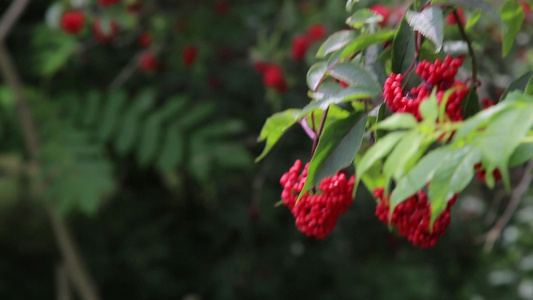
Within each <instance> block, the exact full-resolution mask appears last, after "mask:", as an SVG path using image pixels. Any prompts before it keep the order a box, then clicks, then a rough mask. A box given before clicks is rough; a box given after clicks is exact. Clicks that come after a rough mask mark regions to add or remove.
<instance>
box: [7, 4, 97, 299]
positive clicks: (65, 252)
mask: <svg viewBox="0 0 533 300" xmlns="http://www.w3.org/2000/svg"><path fill="white" fill-rule="evenodd" d="M28 2H29V1H28V0H15V1H14V2H13V3H12V4H11V6H10V7H9V9H8V10H7V11H6V13H4V15H3V17H2V19H0V74H1V75H2V77H3V78H4V80H5V81H6V83H7V84H8V86H9V87H10V88H11V89H12V90H13V92H14V94H15V100H16V110H17V115H18V121H19V123H20V126H21V127H22V134H23V136H24V141H25V144H26V150H27V152H28V154H29V156H30V166H31V167H33V168H32V169H33V170H34V171H36V172H37V171H38V170H39V168H40V165H41V161H40V155H39V149H40V144H39V137H38V134H37V129H36V126H35V123H34V121H33V118H32V114H31V110H30V106H29V104H28V101H27V99H26V97H25V95H24V86H23V83H22V80H21V79H20V76H19V73H18V71H17V69H16V68H15V65H14V64H13V60H12V59H11V57H10V55H9V52H8V51H7V49H6V47H5V44H4V41H5V37H6V36H7V35H8V34H9V31H10V30H11V29H12V28H13V26H14V24H15V23H16V21H17V19H18V17H19V16H20V15H21V14H22V12H23V11H24V8H25V7H26V5H27V4H28ZM36 188H37V189H38V193H36V194H38V195H42V194H44V191H45V186H44V182H43V181H38V185H37V187H36ZM48 210H49V216H50V220H51V225H52V229H53V231H54V234H55V235H56V239H57V242H58V246H59V251H60V252H61V254H62V256H63V257H64V259H65V264H66V269H67V271H68V272H67V273H68V275H70V277H71V280H72V283H73V284H74V285H75V286H76V287H77V288H78V291H79V294H80V297H81V298H82V299H83V300H98V299H99V297H98V293H97V290H96V288H95V287H94V285H93V284H92V280H91V279H90V276H89V274H88V272H87V271H86V270H85V269H84V268H83V266H82V264H81V259H80V255H79V253H78V251H77V250H76V247H75V243H74V239H73V238H72V236H71V235H70V233H69V232H68V230H67V224H66V223H65V220H64V219H63V218H62V217H60V216H59V215H57V213H56V212H55V211H54V210H53V209H52V208H48Z"/></svg>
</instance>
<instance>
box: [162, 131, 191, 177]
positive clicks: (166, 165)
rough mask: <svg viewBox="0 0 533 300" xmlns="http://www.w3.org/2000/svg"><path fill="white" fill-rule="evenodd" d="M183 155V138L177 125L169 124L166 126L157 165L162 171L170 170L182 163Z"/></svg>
mask: <svg viewBox="0 0 533 300" xmlns="http://www.w3.org/2000/svg"><path fill="white" fill-rule="evenodd" d="M184 155H185V138H184V137H183V134H182V133H181V132H180V131H179V130H178V128H177V126H170V127H169V128H167V132H166V135H165V137H164V141H163V147H162V148H161V154H160V155H159V159H158V162H157V165H158V167H159V168H160V169H161V170H163V171H167V172H168V171H171V170H172V169H174V168H176V167H178V166H181V165H182V164H183V162H184Z"/></svg>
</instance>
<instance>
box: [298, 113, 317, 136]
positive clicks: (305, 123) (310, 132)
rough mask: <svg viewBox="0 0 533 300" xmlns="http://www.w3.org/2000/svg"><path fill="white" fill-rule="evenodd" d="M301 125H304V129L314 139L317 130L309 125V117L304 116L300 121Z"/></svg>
mask: <svg viewBox="0 0 533 300" xmlns="http://www.w3.org/2000/svg"><path fill="white" fill-rule="evenodd" d="M299 123H300V125H301V126H302V129H303V130H304V131H305V133H307V135H308V136H309V137H310V138H311V139H312V140H314V139H315V137H316V132H315V131H314V130H313V129H311V127H309V124H308V123H307V119H306V118H302V119H301V120H300V121H299Z"/></svg>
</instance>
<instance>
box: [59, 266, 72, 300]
mask: <svg viewBox="0 0 533 300" xmlns="http://www.w3.org/2000/svg"><path fill="white" fill-rule="evenodd" d="M56 289H57V300H71V299H72V297H71V292H70V288H69V284H68V272H67V270H66V268H65V264H64V263H59V264H58V265H57V267H56Z"/></svg>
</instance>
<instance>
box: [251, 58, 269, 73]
mask: <svg viewBox="0 0 533 300" xmlns="http://www.w3.org/2000/svg"><path fill="white" fill-rule="evenodd" d="M267 67H268V63H266V62H264V61H256V62H254V69H255V70H256V71H257V73H259V74H263V73H265V71H266V69H267Z"/></svg>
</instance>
